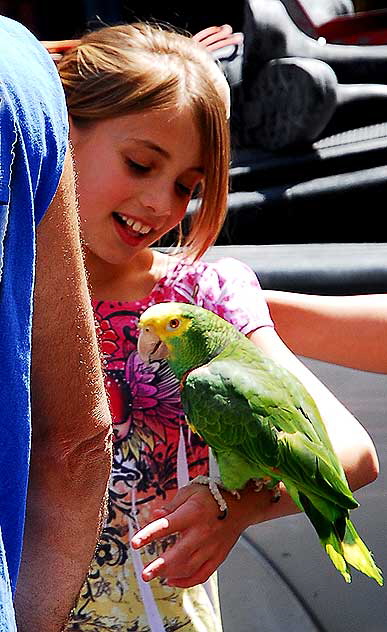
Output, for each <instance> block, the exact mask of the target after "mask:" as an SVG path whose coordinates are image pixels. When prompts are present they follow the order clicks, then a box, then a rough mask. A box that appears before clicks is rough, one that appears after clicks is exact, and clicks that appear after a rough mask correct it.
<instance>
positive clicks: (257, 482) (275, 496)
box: [254, 477, 281, 503]
mask: <svg viewBox="0 0 387 632" xmlns="http://www.w3.org/2000/svg"><path fill="white" fill-rule="evenodd" d="M254 486H255V491H256V492H261V491H262V490H263V489H265V488H267V489H270V490H271V492H272V497H271V502H273V503H277V502H278V501H279V499H280V498H281V488H280V485H279V483H276V484H273V481H272V479H271V478H269V477H267V478H254Z"/></svg>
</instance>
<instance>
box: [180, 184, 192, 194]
mask: <svg viewBox="0 0 387 632" xmlns="http://www.w3.org/2000/svg"><path fill="white" fill-rule="evenodd" d="M176 186H177V188H178V189H179V191H180V193H182V194H183V195H189V196H191V195H192V189H191V188H190V187H186V186H185V184H182V183H181V182H178V183H177V185H176Z"/></svg>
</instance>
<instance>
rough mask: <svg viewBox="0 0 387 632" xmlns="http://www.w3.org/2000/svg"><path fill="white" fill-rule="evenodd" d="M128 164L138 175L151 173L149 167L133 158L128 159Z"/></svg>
mask: <svg viewBox="0 0 387 632" xmlns="http://www.w3.org/2000/svg"><path fill="white" fill-rule="evenodd" d="M126 163H127V165H128V166H129V168H130V169H132V170H133V171H136V172H137V173H148V171H150V167H148V165H142V164H141V163H140V162H136V161H135V160H132V159H131V158H127V159H126Z"/></svg>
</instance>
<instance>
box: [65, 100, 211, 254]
mask: <svg viewBox="0 0 387 632" xmlns="http://www.w3.org/2000/svg"><path fill="white" fill-rule="evenodd" d="M71 140H72V144H73V148H74V158H75V163H76V170H77V173H78V178H77V182H78V193H79V209H80V216H81V226H82V232H83V238H84V241H85V244H86V246H87V248H88V249H89V250H90V251H91V252H92V253H93V254H94V255H95V256H97V257H98V258H99V259H101V260H103V261H104V262H106V263H111V264H120V263H125V262H126V261H127V260H128V258H129V259H130V258H132V256H134V255H135V254H136V253H137V252H139V251H140V250H142V249H143V248H145V247H147V246H149V245H150V244H152V243H153V242H155V241H157V240H158V239H159V238H160V237H161V236H162V235H164V234H165V233H166V232H168V231H169V230H170V229H171V228H173V227H174V226H176V225H177V224H178V223H179V222H180V220H181V219H182V218H183V216H184V213H185V211H186V208H187V204H188V202H189V200H190V198H191V196H192V193H193V191H194V189H195V188H196V186H197V185H198V184H199V183H200V181H201V180H202V179H203V177H204V173H203V166H202V164H203V163H202V156H201V147H200V136H199V131H198V129H197V127H196V125H195V124H194V121H193V119H192V115H191V113H190V112H188V110H187V111H184V112H183V113H178V114H177V113H176V111H175V110H173V111H171V110H166V111H163V112H153V111H148V112H142V113H139V114H129V115H126V116H121V117H116V118H112V119H105V120H103V121H100V122H98V123H95V124H94V125H92V126H91V127H88V128H80V127H75V126H74V125H72V127H71Z"/></svg>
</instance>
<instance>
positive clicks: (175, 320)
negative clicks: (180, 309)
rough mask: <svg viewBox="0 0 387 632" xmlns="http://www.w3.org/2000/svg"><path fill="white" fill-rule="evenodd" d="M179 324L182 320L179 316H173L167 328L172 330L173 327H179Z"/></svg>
mask: <svg viewBox="0 0 387 632" xmlns="http://www.w3.org/2000/svg"><path fill="white" fill-rule="evenodd" d="M179 325H180V320H179V319H178V318H172V319H171V320H170V321H169V323H168V325H167V329H169V330H170V331H171V330H173V329H177V328H178V326H179Z"/></svg>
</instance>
